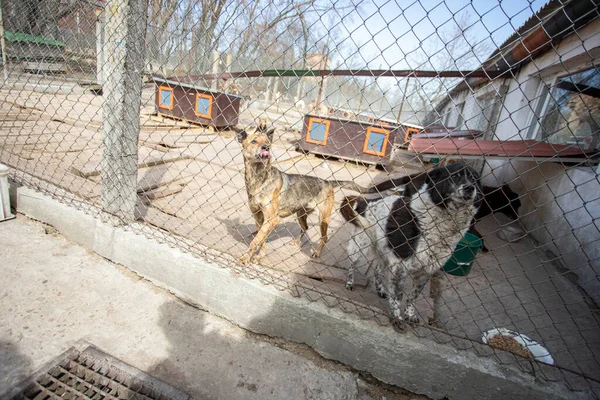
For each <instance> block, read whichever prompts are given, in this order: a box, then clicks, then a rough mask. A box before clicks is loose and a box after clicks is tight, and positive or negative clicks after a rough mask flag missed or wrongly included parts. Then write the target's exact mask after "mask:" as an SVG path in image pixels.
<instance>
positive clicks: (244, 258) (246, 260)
mask: <svg viewBox="0 0 600 400" xmlns="http://www.w3.org/2000/svg"><path fill="white" fill-rule="evenodd" d="M251 258H252V255H251V254H248V253H246V254H244V255H243V256H241V257H240V258H238V260H239V262H241V263H242V264H248V263H249V262H250V259H251Z"/></svg>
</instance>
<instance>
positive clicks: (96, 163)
mask: <svg viewBox="0 0 600 400" xmlns="http://www.w3.org/2000/svg"><path fill="white" fill-rule="evenodd" d="M79 159H80V160H83V162H78V163H75V165H73V166H72V167H71V169H70V170H71V171H72V172H73V173H74V174H76V175H79V176H81V177H84V178H89V177H92V176H98V175H100V172H101V169H100V159H101V155H100V154H98V152H96V153H95V154H94V156H93V157H90V158H89V159H87V160H84V159H83V158H79ZM187 159H190V157H189V156H187V155H183V154H182V153H181V152H179V151H177V150H175V149H173V150H171V151H169V152H167V153H164V152H162V151H158V150H154V149H149V148H147V147H145V146H141V147H140V148H139V150H138V163H137V167H138V168H146V167H153V166H156V165H161V164H167V163H172V162H176V161H182V160H187Z"/></svg>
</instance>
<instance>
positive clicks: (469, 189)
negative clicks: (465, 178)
mask: <svg viewBox="0 0 600 400" xmlns="http://www.w3.org/2000/svg"><path fill="white" fill-rule="evenodd" d="M476 191H477V189H476V188H475V186H473V185H463V186H461V187H460V189H459V191H458V193H459V195H460V197H461V198H462V199H463V200H464V201H470V200H473V199H474V198H475V192H476Z"/></svg>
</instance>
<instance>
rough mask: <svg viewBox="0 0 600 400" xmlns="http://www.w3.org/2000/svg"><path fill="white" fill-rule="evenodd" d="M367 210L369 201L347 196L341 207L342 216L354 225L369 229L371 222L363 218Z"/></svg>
mask: <svg viewBox="0 0 600 400" xmlns="http://www.w3.org/2000/svg"><path fill="white" fill-rule="evenodd" d="M366 209H367V201H366V200H365V199H364V198H363V197H360V196H346V197H344V200H342V204H341V205H340V214H342V217H344V219H345V220H346V221H348V222H350V223H351V224H352V225H354V226H357V227H359V228H363V229H368V228H369V227H370V224H369V221H368V220H367V219H366V218H365V217H363V215H364V213H365V210H366Z"/></svg>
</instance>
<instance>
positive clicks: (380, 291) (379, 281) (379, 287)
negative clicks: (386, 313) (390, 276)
mask: <svg viewBox="0 0 600 400" xmlns="http://www.w3.org/2000/svg"><path fill="white" fill-rule="evenodd" d="M373 263H375V271H374V273H375V290H376V291H377V295H378V296H379V297H381V298H382V299H387V298H388V294H387V293H386V291H385V286H384V284H383V278H384V276H383V275H384V274H383V269H382V265H383V262H382V261H381V260H378V259H377V260H375V261H373Z"/></svg>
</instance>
